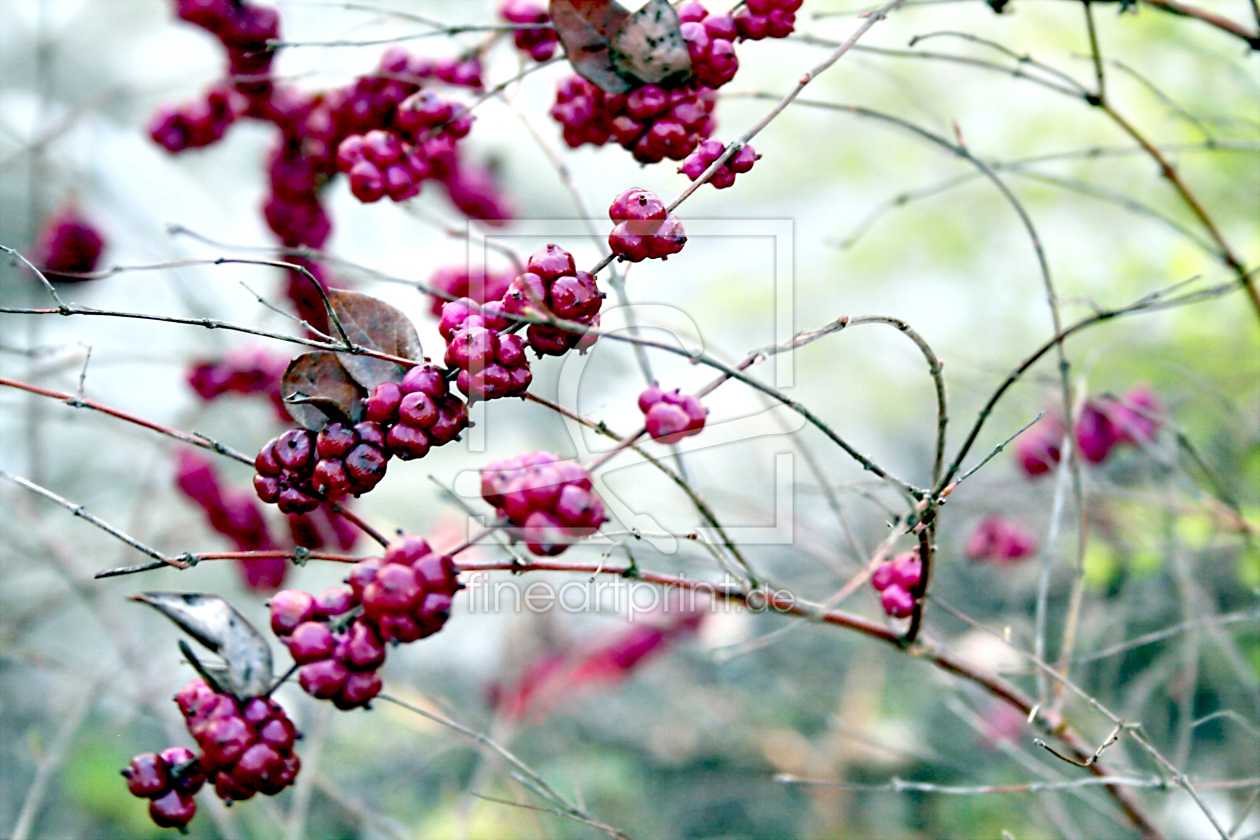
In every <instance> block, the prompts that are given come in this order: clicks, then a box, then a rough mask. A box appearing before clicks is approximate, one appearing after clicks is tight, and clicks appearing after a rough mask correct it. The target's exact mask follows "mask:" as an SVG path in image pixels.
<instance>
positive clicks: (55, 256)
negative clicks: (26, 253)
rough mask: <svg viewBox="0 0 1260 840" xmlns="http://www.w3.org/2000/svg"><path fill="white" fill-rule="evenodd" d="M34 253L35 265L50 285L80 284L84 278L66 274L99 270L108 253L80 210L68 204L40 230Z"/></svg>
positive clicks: (33, 261) (103, 242) (102, 240)
mask: <svg viewBox="0 0 1260 840" xmlns="http://www.w3.org/2000/svg"><path fill="white" fill-rule="evenodd" d="M34 250H35V253H34V254H33V255H32V257H33V258H32V260H31V262H32V263H34V264H35V265H36V266H38V267H39V268H40V269H41V270H42V271H43V274H44V276H45V277H46V278H48V280H49V282H52V283H77V282H79V281H80V280H82V279H83V278H82V277H71V276H69V275H67V274H65V273H63V272H71V273H77V274H86V273H87V272H90V271H95V270H96V264H97V262H98V261H99V260H100V258H101V252H102V251H104V250H105V240H104V239H103V238H102V237H101V235H100V234H99V233H97V231H96V228H95V227H93V226H92V225H91V224H90V223H89V222H88V221H87V220H86V219H84V218H83V216H82V214H81V213H80V212H79V210H78V208H77V207H75V206H74V205H73V204H67V205H65V206H64V207H62V208H61V209H60V210H58V211H57V212H56V213H55V214H54V215H53V216H52V217H51V218H49V219H48V221H46V222H45V223H44V226H43V227H42V228H40V231H39V235H38V236H37V237H36V240H35V249H34Z"/></svg>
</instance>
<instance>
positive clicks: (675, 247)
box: [608, 187, 687, 262]
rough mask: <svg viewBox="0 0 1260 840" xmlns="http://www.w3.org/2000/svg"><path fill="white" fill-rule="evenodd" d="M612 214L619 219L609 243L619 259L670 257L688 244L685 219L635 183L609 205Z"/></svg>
mask: <svg viewBox="0 0 1260 840" xmlns="http://www.w3.org/2000/svg"><path fill="white" fill-rule="evenodd" d="M608 217H609V218H611V219H612V220H613V221H614V222H616V223H617V224H616V226H615V227H613V231H612V233H610V234H609V235H608V247H609V248H611V249H612V252H613V253H614V254H616V255H617V257H618V258H619V259H622V260H628V261H630V262H641V261H643V260H646V259H648V258H655V259H661V260H663V259H668V257H669V255H670V254H676V253H678V252H679V251H681V250H682V247H683V245H685V244H687V234H686V233H685V232H684V231H683V226H682V222H680V221H678V217H677V216H675V215H674V214H672V213H669V212H667V211H666V210H665V204H664V202H662V201H661V200H660V199H659V198H657V197H656V194H655V193H652V192H648V191H647V190H644V189H639V188H638V187H633V188H631V189H628V190H626V191H625V192H623V193H622V194H621V195H619V196H617V197H616V198H615V199H613V203H612V204H611V205H610V206H609V208H608Z"/></svg>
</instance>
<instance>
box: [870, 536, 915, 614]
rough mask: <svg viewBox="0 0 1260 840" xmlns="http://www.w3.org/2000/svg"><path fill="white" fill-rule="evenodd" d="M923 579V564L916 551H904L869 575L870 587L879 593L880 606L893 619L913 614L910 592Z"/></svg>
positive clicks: (912, 600)
mask: <svg viewBox="0 0 1260 840" xmlns="http://www.w3.org/2000/svg"><path fill="white" fill-rule="evenodd" d="M922 578H923V562H922V560H920V559H919V553H918V552H917V551H905V552H902V553H901V554H898V555H897V556H896V557H894V558H893V559H892V560H889V561H887V562H885V563H883V564H882V565H881V566H880V567H879V568H878V569H876V570H875V573H874V574H873V575H871V585H872V586H873V587H875V589H876V590H877V591H879V593H880V606H882V607H883V609H884V612H885V613H887V614H888V615H890V616H892V617H893V618H906V617H907V616H909V615H910V614H911V613H913V612H914V596H913V595H912V594H911V591H912V590H913V589H914V588H915V587H917V586H918V585H919V583H920V581H921V580H922Z"/></svg>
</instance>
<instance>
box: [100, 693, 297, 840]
mask: <svg viewBox="0 0 1260 840" xmlns="http://www.w3.org/2000/svg"><path fill="white" fill-rule="evenodd" d="M175 702H176V704H177V705H178V706H179V710H180V712H181V713H183V715H184V722H185V723H186V724H187V726H188V731H189V732H190V733H192V736H193V738H194V739H195V740H196V741H197V745H198V746H199V747H200V748H201V754H200V755H197V754H195V753H194V752H193V751H192V750H190V749H188V748H186V747H170V748H168V749H165V750H163V751H162V752H160V753H141V754H140V755H138V756H136V757H135V758H133V759H132V760H131V763H130V764H129V765H128V766H127V767H126V768H124V769H123V771H122V774H123V776H124V777H125V778H126V779H127V789H128V790H129V791H131V793H132V794H133V795H135V796H139V797H143V798H146V799H148V800H149V816H150V817H151V818H152V820H153V822H154V823H156V824H157V825H159V826H161V827H162V828H178V829H181V830H182V829H183V828H184V827H185V826H187V825H188V823H189V822H190V821H191V820H192V818H193V816H194V815H195V814H196V813H197V803H196V802H195V801H194V800H193V795H194V794H196V793H197V792H198V791H199V790H201V787H202V785H204V784H205V783H206V782H207V781H208V782H210V783H212V784H213V785H214V791H215V793H216V794H218V796H219V798H220V799H222V800H223V801H224V802H226V803H227V804H229V805H230V804H232V802H234V801H240V800H245V799H249V798H250V797H252V796H253V795H254V794H256V793H262V794H266V795H267V796H274V795H276V794H277V793H279V792H280V791H282V790H284V789H285V788H286V787H288V786H289V785H291V784H292V783H293V781H294V779H296V778H297V774H298V770H299V768H300V767H301V762H300V761H299V760H298V757H297V756H296V755H295V754H294V753H293V744H294V742H295V741H296V740H297V739H298V738H299V737H300V736H299V735H298V732H297V729H296V727H294V725H293V722H292V721H291V720H289V716H288V715H287V714H286V713H285V711H284V709H283V708H281V707H280V705H279V704H277V703H276V702H275V701H274V700H270V699H268V698H264V697H255V698H252V699H250V700H245V701H241V700H238V699H237V698H235V697H233V696H232V695H230V694H220V693H218V692H216V691H214V690H213V689H212V688H210V686H209V685H207V684H206V682H205V680H201V679H197V680H193V681H192V682H190V683H189V684H188V685H186V686H184V687H183V688H182V689H180V691H179V693H178V694H176V695H175Z"/></svg>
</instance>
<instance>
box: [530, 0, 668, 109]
mask: <svg viewBox="0 0 1260 840" xmlns="http://www.w3.org/2000/svg"><path fill="white" fill-rule="evenodd" d="M550 12H551V19H552V22H553V23H554V25H555V27H556V32H558V33H559V34H560V42H561V43H562V44H564V51H565V55H566V56H568V59H569V63H571V64H572V65H573V69H574V70H575V71H577V73H578V75H579V76H581V77H582V78H584V79H586V80H587V81H589V82H591V83H592V84H594V85H596V86H598V87H600V88H601V89H603V90H605V91H607V92H608V93H629V92H630V91H631V90H633V89H634V88H636V87H639V86H640V85H644V84H662V83H664V84H671V83H675V82H681V81H683V80H685V79H686V78H687V77H688V76H689V75H691V57H690V55H688V53H687V44H686V42H685V41H684V40H683V37H682V31H681V28H680V26H681V25H680V23H679V20H678V13H677V12H675V11H674V7H673V6H671V5H670V4H669V2H668V0H650V2H649V3H648V4H647V5H646V6H644V7H643V8H642V9H639V11H637V12H635V13H634V14H631V13H630V12H629V11H628V10H627V9H626V8H625V7H624V6H622V5H621V4H620V3H618V2H617V0H551V6H550Z"/></svg>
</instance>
